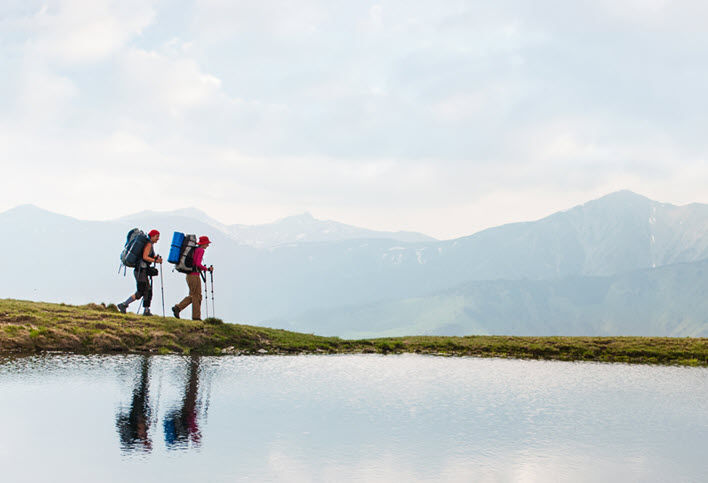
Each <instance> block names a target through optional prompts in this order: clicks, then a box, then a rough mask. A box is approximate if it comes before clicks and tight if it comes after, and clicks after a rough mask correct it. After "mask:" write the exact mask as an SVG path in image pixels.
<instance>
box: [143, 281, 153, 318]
mask: <svg viewBox="0 0 708 483" xmlns="http://www.w3.org/2000/svg"><path fill="white" fill-rule="evenodd" d="M143 294H144V295H143V307H144V308H145V310H144V311H143V315H152V312H150V303H151V302H152V280H146V281H145V288H144V290H143Z"/></svg>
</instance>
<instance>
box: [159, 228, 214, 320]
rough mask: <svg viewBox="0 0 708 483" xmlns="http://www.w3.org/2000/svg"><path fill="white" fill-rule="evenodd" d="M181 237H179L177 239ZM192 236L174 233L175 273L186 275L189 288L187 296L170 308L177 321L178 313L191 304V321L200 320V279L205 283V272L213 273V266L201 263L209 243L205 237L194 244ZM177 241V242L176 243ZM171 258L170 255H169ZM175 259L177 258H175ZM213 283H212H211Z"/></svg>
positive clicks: (201, 237)
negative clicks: (176, 254)
mask: <svg viewBox="0 0 708 483" xmlns="http://www.w3.org/2000/svg"><path fill="white" fill-rule="evenodd" d="M179 235H181V237H179ZM195 238H196V237H195V236H194V235H187V236H185V235H184V234H182V233H175V238H173V241H172V243H173V244H172V246H173V248H175V249H176V250H175V252H176V253H178V254H179V255H178V262H177V266H176V269H177V271H180V272H184V273H187V287H189V295H187V296H186V297H185V298H184V299H182V301H181V302H180V303H178V304H177V305H175V306H173V307H172V313H173V314H174V316H175V317H176V318H178V319H179V313H180V312H181V311H182V310H184V309H185V308H187V306H189V304H192V320H202V283H201V281H202V278H203V279H204V283H206V275H205V273H206V272H210V273H213V272H214V266H213V265H211V266H209V267H207V266H205V265H204V264H203V263H202V260H203V258H204V250H206V249H207V248H208V247H209V245H210V244H211V241H210V240H209V237H207V236H200V237H199V241H198V242H197V243H194V239H195ZM176 239H179V242H178V241H176ZM170 256H172V255H170ZM175 259H177V257H176V258H175ZM212 283H213V282H212Z"/></svg>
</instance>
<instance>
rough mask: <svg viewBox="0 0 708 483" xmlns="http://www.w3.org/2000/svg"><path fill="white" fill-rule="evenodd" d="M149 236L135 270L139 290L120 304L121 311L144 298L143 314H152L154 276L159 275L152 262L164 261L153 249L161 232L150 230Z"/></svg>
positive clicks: (123, 311)
mask: <svg viewBox="0 0 708 483" xmlns="http://www.w3.org/2000/svg"><path fill="white" fill-rule="evenodd" d="M148 236H149V237H150V241H149V242H147V243H146V244H145V248H143V256H142V259H141V260H140V261H139V262H138V264H137V265H136V266H135V270H134V271H133V273H134V274H135V282H136V283H137V290H136V292H135V293H134V294H132V295H131V296H130V297H128V298H127V299H126V300H125V302H121V303H119V304H118V310H120V311H121V313H125V311H126V309H127V308H128V306H129V305H130V304H131V303H133V302H135V301H136V300H138V299H140V298H142V299H143V307H144V308H145V310H144V311H143V315H152V312H150V302H152V277H154V276H155V275H157V274H158V271H157V269H156V268H155V267H151V266H150V264H151V263H162V257H161V256H160V255H155V250H154V249H153V245H154V244H155V243H157V241H158V240H159V239H160V232H159V231H157V230H150V233H148Z"/></svg>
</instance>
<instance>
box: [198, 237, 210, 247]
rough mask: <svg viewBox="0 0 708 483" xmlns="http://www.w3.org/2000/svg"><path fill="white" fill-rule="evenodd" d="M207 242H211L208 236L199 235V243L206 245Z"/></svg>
mask: <svg viewBox="0 0 708 483" xmlns="http://www.w3.org/2000/svg"><path fill="white" fill-rule="evenodd" d="M207 243H211V241H209V237H208V236H206V235H202V236H200V237H199V245H206V244H207Z"/></svg>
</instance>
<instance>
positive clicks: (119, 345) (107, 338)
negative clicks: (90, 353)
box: [90, 332, 125, 351]
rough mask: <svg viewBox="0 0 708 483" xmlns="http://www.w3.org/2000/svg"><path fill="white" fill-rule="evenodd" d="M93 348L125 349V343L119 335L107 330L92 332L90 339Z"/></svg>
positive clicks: (102, 349)
mask: <svg viewBox="0 0 708 483" xmlns="http://www.w3.org/2000/svg"><path fill="white" fill-rule="evenodd" d="M90 343H91V346H92V348H93V349H96V350H100V351H121V350H125V344H124V343H123V341H122V340H121V338H120V337H116V336H115V335H113V334H109V333H107V332H99V333H97V334H93V335H92V336H91V340H90Z"/></svg>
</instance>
